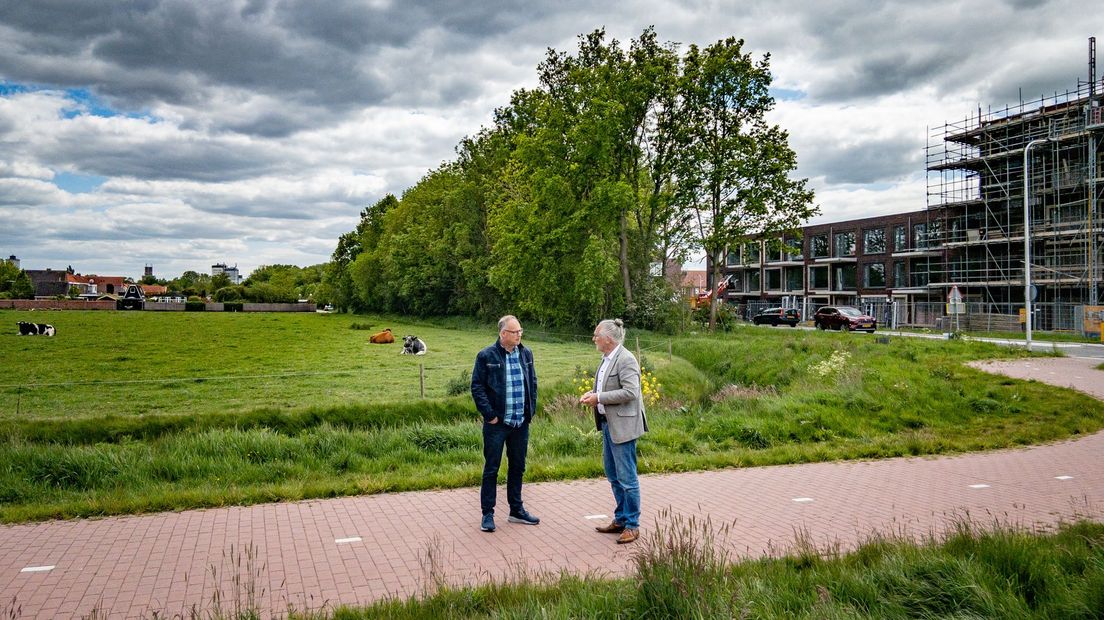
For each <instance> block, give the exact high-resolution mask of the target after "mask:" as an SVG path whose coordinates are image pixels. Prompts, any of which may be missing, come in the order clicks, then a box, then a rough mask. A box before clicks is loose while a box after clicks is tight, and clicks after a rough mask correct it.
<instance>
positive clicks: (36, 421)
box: [0, 312, 1104, 522]
mask: <svg viewBox="0 0 1104 620" xmlns="http://www.w3.org/2000/svg"><path fill="white" fill-rule="evenodd" d="M27 314H28V313H22V315H21V313H14V312H0V324H9V323H10V324H14V322H15V321H16V320H23V316H26V315H27ZM37 314H38V315H41V313H37ZM48 317H49V319H50V322H52V323H53V324H55V325H56V326H57V327H58V337H56V338H53V339H48V338H20V337H18V336H15V335H14V334H4V335H0V365H2V366H3V368H5V379H4V384H5V385H4V386H3V387H0V396H2V397H3V399H4V401H3V402H4V405H3V407H0V442H3V449H2V450H0V521H3V522H19V521H27V520H40V519H48V518H67V517H74V516H87V515H104V514H124V513H139V512H148V511H157V510H174V509H185V508H195V507H202V506H220V505H230V504H249V503H256V502H263V501H274V500H295V499H302V498H309V497H329V496H336V495H346V494H360V493H377V492H385V491H399V490H413V489H428V488H446V487H460V486H474V485H476V484H478V477H479V474H480V471H481V466H482V456H481V448H480V444H481V438H480V427H479V424H478V422H477V416H476V414H475V412H474V408H473V406H472V405H471V402H470V398H469V397H468V396H467V395H466V390H465V389H464V388H463V386H464V384H463V382H462V381H460V377H461V373H462V372H464V371H466V370H468V369H470V364H471V360H472V359H473V358H474V355H475V352H476V351H477V350H478V349H479V348H480V347H482V346H484V345H485V344H486V343H487V342H489V341H490V339H491V338H493V335H494V334H493V328H489V327H486V326H484V327H481V328H474V327H471V326H464V325H462V324H460V323H459V322H453V323H449V324H448V325H451V326H452V327H453V329H449V328H446V327H444V326H442V325H440V324H438V325H431V324H421V325H416V326H415V325H403V324H401V323H398V322H388V320H385V319H381V318H378V317H347V316H338V315H333V316H320V315H250V314H210V315H203V314H152V313H134V314H126V313H102V314H97V313H50V314H49V315H48ZM36 318H38V317H36ZM353 323H362V324H363V323H370V324H372V326H373V328H378V327H384V326H390V327H392V328H393V329H394V330H395V332H396V333H397V334H399V335H400V336H401V335H402V334H403V333H406V332H408V331H409V332H412V333H417V334H418V335H420V336H422V337H423V338H424V339H425V340H426V342H427V343H428V345H429V349H430V354H429V355H427V356H425V357H421V358H411V357H407V356H400V355H398V349H399V345H389V346H371V345H368V344H366V343H367V338H368V335H369V334H370V333H371V331H372V330H355V329H349V327H350V325H351V324H353ZM13 331H14V330H13ZM526 341H527V342H528V344H530V345H531V346H532V347H533V349H534V351H535V352H536V355H537V362H538V368H539V372H540V376H541V400H542V403H543V407H542V411H541V413H540V419H539V421H538V422H537V423H536V424H535V425H534V427H533V435H532V439H531V449H530V458H529V467H528V472H527V478H528V479H529V480H532V481H537V480H566V479H578V478H593V477H599V476H601V470H600V459H599V458H598V454H599V437H598V435H597V433H596V432H595V431H594V429H593V426H592V423H591V421H590V418H589V414H588V413H587V412H585V411H583V410H582V409H580V408H578V407H577V406H573V405H571V404H570V402H571V401H572V397H571V396H570V393H571V392H572V391H573V389H574V388H573V386H572V383H571V378H572V376H573V375H574V373H575V370H576V367H579V368H580V369H581V370H582V372H583V373H584V374H586V373H589V372H590V370H591V369H592V367H593V366H594V365H595V364H596V362H597V360H598V356H597V354H596V353H595V352H594V350H593V348H592V346H591V345H590V344H589V343H588V342H585V338H584V339H581V340H580V339H574V338H570V337H567V336H562V335H543V336H542V335H540V334H538V333H536V330H532V329H531V328H530V331H529V332H527V334H526ZM667 344H668V341H667V339H665V338H663V339H660V338H654V339H649V338H644V337H643V335H642V342H641V346H642V347H643V348H644V349H645V350H646V352H645V356H644V357H645V358H646V366H647V367H650V368H651V369H653V370H654V371H655V373H656V375H657V376H658V378H659V380H660V382H661V383H662V386H663V387H662V392H663V394H664V397H663V400H662V401H661V402H660V403H659V404H657V405H655V406H653V407H651V409H650V417H649V420H650V423H651V427H652V432H651V433H649V435H648V436H647V437H646V438H645V439H644V440H643V441H642V442H641V445H640V455H641V470H642V471H643V472H646V473H647V472H665V471H688V470H696V469H708V468H716V467H729V466H751V465H765V464H777V463H796V462H810V461H825V460H834V459H849V458H879V457H888V456H897V455H909V454H938V453H945V452H957V451H969V450H981V449H992V448H1001V447H1007V446H1015V445H1024V444H1032V443H1039V442H1044V441H1049V440H1055V439H1061V438H1065V437H1070V436H1076V435H1079V434H1084V433H1089V432H1093V431H1096V430H1099V429H1100V428H1101V427H1104V404H1102V403H1100V402H1098V401H1095V400H1093V399H1091V398H1088V397H1086V396H1083V395H1080V394H1077V393H1074V392H1071V391H1068V390H1059V389H1055V388H1052V387H1050V386H1046V385H1042V384H1038V383H1034V382H1022V381H1017V380H1013V379H1006V378H1002V377H997V376H992V375H989V374H986V373H983V372H980V371H977V370H974V369H971V368H968V367H965V366H963V364H962V363H963V362H964V361H967V360H972V359H983V358H992V357H1008V356H1015V355H1023V353H1022V352H1021V351H1017V350H1010V349H1005V348H998V347H996V346H993V345H988V344H983V343H969V342H957V341H950V342H948V341H930V340H919V339H909V338H892V339H891V341H890V342H889V343H888V344H878V343H877V342H876V341H875V339H874V338H871V337H869V336H868V335H860V334H837V333H815V332H809V331H803V330H786V329H766V328H761V329H752V328H747V329H740V330H737V331H736V332H735V333H733V334H730V335H725V336H717V337H710V336H688V337H683V338H677V339H675V340H674V343H673V352H674V357H673V359H672V360H668V358H667ZM418 364H423V365H424V366H425V368H426V383H427V394H428V395H429V396H430V397H431V398H428V399H426V400H421V399H419V398H418V375H417V370H416V369H417V365H418ZM225 377H230V378H225ZM124 381H131V382H129V383H127V382H124ZM450 382H451V383H453V384H454V385H458V386H459V388H460V390H461V391H463V392H464V394H461V395H459V396H454V397H447V396H445V395H444V394H445V392H446V390H447V388H448V386H449V383H450ZM43 384H50V385H43ZM13 398H15V399H16V400H17V401H18V403H19V407H20V413H19V414H18V415H16V413H15V407H14V406H13V404H12V399H13Z"/></svg>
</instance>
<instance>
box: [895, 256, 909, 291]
mask: <svg viewBox="0 0 1104 620" xmlns="http://www.w3.org/2000/svg"><path fill="white" fill-rule="evenodd" d="M893 286H895V287H897V288H906V287H908V278H906V277H905V261H903V260H897V261H893Z"/></svg>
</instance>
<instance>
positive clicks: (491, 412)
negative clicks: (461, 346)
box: [471, 340, 537, 423]
mask: <svg viewBox="0 0 1104 620" xmlns="http://www.w3.org/2000/svg"><path fill="white" fill-rule="evenodd" d="M517 349H518V362H519V363H520V364H521V374H522V377H523V378H524V380H525V422H526V423H528V422H529V421H530V420H532V419H533V413H534V412H536V410H537V370H536V368H535V367H534V366H533V352H532V351H530V350H529V348H528V347H526V346H525V345H523V344H520V343H519V344H518V346H517ZM471 394H472V400H474V401H475V408H476V409H478V410H479V413H481V414H483V421H484V422H490V421H491V420H493V419H495V418H498V420H499V422H501V421H502V418H503V417H504V416H505V415H506V349H504V348H502V342H501V341H498V340H496V341H495V343H494V344H492V345H491V346H489V347H487V348H486V349H483V350H482V351H480V352H479V354H478V355H476V356H475V368H473V369H472V378H471Z"/></svg>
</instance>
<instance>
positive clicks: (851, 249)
mask: <svg viewBox="0 0 1104 620" xmlns="http://www.w3.org/2000/svg"><path fill="white" fill-rule="evenodd" d="M835 249H836V256H854V255H855V233H854V232H842V233H836V248H835Z"/></svg>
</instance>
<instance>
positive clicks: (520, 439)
mask: <svg viewBox="0 0 1104 620" xmlns="http://www.w3.org/2000/svg"><path fill="white" fill-rule="evenodd" d="M521 334H522V329H521V323H520V322H518V320H517V318H516V317H514V316H511V315H506V316H504V317H502V318H501V319H499V320H498V341H497V342H495V343H494V344H492V345H491V346H489V347H487V348H486V349H483V350H482V351H480V352H479V354H478V355H476V356H475V368H473V369H472V379H471V393H472V400H474V401H475V408H476V409H478V410H479V413H481V414H482V415H483V458H484V461H485V462H484V465H483V486H482V488H481V489H480V492H479V503H480V507H481V508H482V509H483V520H482V521H481V523H480V529H482V530H483V531H484V532H493V531H495V522H494V509H495V498H496V491H497V489H496V485H497V483H498V467H499V465H500V464H501V463H502V447H503V446H505V447H506V458H507V460H508V461H509V465H508V469H507V471H506V501H508V502H509V503H510V518H509V522H510V523H524V524H526V525H536V524H538V523H540V519H538V518H536V517H534V516H533V515H531V514H529V513H528V512H527V511H526V510H525V506H524V505H523V504H522V502H521V477H522V475H523V474H524V473H525V454H526V452H527V451H528V450H529V422H530V421H531V420H532V419H533V414H534V413H535V412H536V410H537V372H536V369H535V368H534V367H533V352H532V351H530V350H529V349H528V348H527V347H526V346H525V345H523V344H521Z"/></svg>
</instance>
